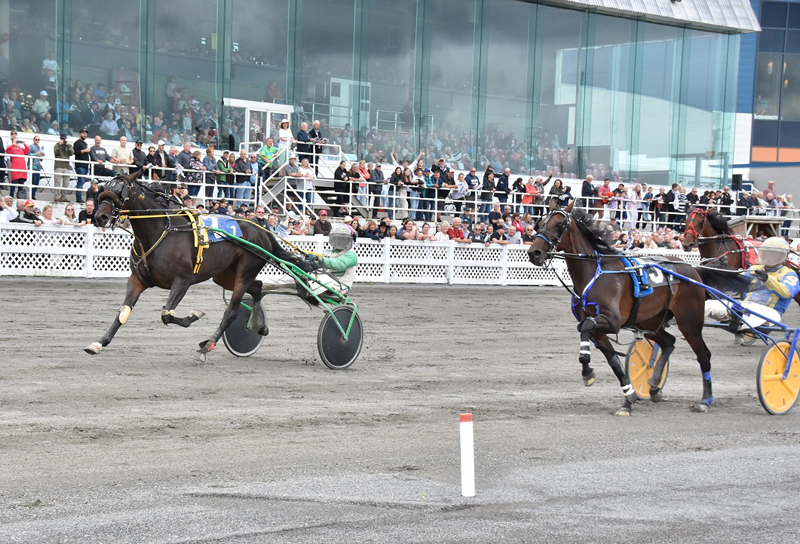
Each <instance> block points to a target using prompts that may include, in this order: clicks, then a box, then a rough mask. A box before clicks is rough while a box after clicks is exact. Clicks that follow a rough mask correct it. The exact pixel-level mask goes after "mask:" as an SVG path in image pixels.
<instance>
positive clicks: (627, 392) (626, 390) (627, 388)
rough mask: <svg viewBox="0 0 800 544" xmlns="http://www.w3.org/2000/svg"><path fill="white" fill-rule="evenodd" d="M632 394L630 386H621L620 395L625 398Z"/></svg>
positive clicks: (632, 390)
mask: <svg viewBox="0 0 800 544" xmlns="http://www.w3.org/2000/svg"><path fill="white" fill-rule="evenodd" d="M633 392H634V389H633V386H632V385H631V384H628V385H623V386H622V394H623V395H625V396H626V397H627V396H628V395H630V394H632V393H633Z"/></svg>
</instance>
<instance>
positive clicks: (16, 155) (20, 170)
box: [6, 130, 30, 197]
mask: <svg viewBox="0 0 800 544" xmlns="http://www.w3.org/2000/svg"><path fill="white" fill-rule="evenodd" d="M6 153H8V155H9V159H11V168H9V172H8V173H9V178H10V179H11V183H12V185H11V196H12V197H13V196H14V193H15V192H16V191H19V193H21V192H22V185H25V182H26V181H28V172H27V163H26V158H27V155H28V153H30V149H29V148H28V145H27V144H26V143H24V142H22V141H20V140H17V131H16V130H12V131H11V145H10V146H8V147H7V148H6ZM15 185H19V187H15ZM18 196H19V195H18Z"/></svg>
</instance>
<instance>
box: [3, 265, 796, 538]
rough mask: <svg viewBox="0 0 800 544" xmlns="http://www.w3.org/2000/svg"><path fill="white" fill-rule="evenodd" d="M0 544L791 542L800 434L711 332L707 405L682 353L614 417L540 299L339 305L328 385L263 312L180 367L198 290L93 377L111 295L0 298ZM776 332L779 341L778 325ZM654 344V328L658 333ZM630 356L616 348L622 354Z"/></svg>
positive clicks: (134, 336)
mask: <svg viewBox="0 0 800 544" xmlns="http://www.w3.org/2000/svg"><path fill="white" fill-rule="evenodd" d="M0 292H2V293H3V296H2V300H3V316H4V321H5V324H4V326H3V328H2V332H0V352H1V353H2V369H0V508H1V509H2V511H1V512H0V542H3V543H14V542H31V543H50V542H75V543H90V542H114V543H134V542H137V543H138V542H158V543H160V542H228V543H243V542H276V543H284V542H292V543H295V542H296V543H316V542H357V543H371V542H387V543H388V542H420V543H421V542H426V543H430V542H436V543H440V542H441V543H451V542H465V543H467V542H469V543H474V542H499V541H503V542H512V543H514V542H520V543H528V542H592V543H604V542H608V543H614V544H618V543H620V542H634V541H637V542H703V543H709V542H725V543H726V544H727V543H730V542H755V541H764V542H792V541H795V542H796V541H798V540H800V514H799V513H798V512H800V468H798V467H800V464H798V461H797V460H798V458H800V446H798V440H800V429H799V428H798V427H800V425H799V423H800V411H798V409H795V410H794V411H792V412H789V413H788V414H787V415H784V416H769V415H767V413H766V412H765V411H764V410H763V409H762V408H761V405H760V404H759V401H758V398H757V396H756V387H755V372H756V366H757V364H758V360H759V357H760V355H761V353H762V351H763V348H762V347H760V346H759V347H750V348H748V347H737V346H734V345H733V337H732V336H731V335H729V334H727V333H724V332H721V331H709V332H708V333H707V334H706V339H707V343H708V345H709V347H710V349H711V351H712V353H713V359H712V364H713V369H712V376H713V378H714V393H715V398H716V401H715V404H714V407H713V408H712V410H711V412H710V413H708V414H696V413H692V412H690V411H689V406H690V404H691V403H692V402H695V401H697V400H699V396H700V393H701V380H700V371H699V368H698V365H697V363H696V362H695V361H694V358H693V356H692V355H691V352H690V350H689V348H688V346H687V345H686V343H685V342H683V341H680V340H679V342H678V348H677V350H676V352H675V354H674V355H673V357H672V360H671V370H670V374H669V379H668V381H667V385H666V390H665V396H666V400H665V402H663V403H661V404H650V403H646V402H644V403H643V402H640V403H637V405H636V406H635V407H634V416H633V417H631V418H616V417H614V416H612V415H611V412H612V410H613V409H614V408H616V407H617V406H618V405H619V404H620V402H621V394H620V390H619V386H618V384H617V382H616V379H615V378H614V377H613V374H612V373H611V370H610V369H609V368H608V366H607V365H606V364H605V362H604V361H601V360H600V353H599V352H598V351H596V350H593V352H592V356H593V360H594V366H595V369H596V370H597V375H598V381H597V383H596V384H595V385H594V386H593V387H591V388H585V387H583V385H582V383H581V379H580V365H579V364H578V362H577V354H578V336H577V333H576V332H575V325H574V321H573V319H572V317H571V315H570V313H569V309H568V306H567V300H568V296H567V294H566V293H565V292H564V291H563V290H561V289H555V288H553V289H549V288H548V289H545V288H530V289H521V288H510V287H507V288H495V287H486V288H477V287H476V288H467V287H449V286H436V287H434V286H422V287H420V286H407V285H363V284H358V285H356V288H355V291H354V296H355V299H356V300H357V302H358V303H359V305H360V313H361V316H362V318H363V320H364V325H365V329H366V340H365V346H364V350H363V351H362V353H361V356H360V358H359V360H358V361H357V362H356V364H355V365H354V366H353V367H352V368H351V369H349V370H345V371H338V372H335V371H331V370H328V369H327V368H326V367H325V366H324V365H322V364H321V362H320V361H319V356H318V355H317V352H316V333H317V327H318V324H319V321H320V318H321V317H322V313H321V312H320V311H319V310H317V309H308V308H306V306H305V305H304V304H303V303H302V302H301V301H300V300H298V299H294V298H288V297H272V299H266V300H267V304H268V306H269V311H268V316H269V322H270V329H271V333H270V336H269V337H268V338H267V341H266V342H265V344H264V346H263V347H262V348H261V350H260V351H259V352H258V353H256V354H255V355H253V356H252V357H249V358H235V357H233V356H232V355H230V354H228V352H227V351H226V350H225V348H224V346H222V345H220V346H219V347H218V348H217V350H216V351H214V352H213V353H212V354H211V356H210V357H209V359H208V361H207V362H206V363H204V364H198V363H197V361H196V360H194V359H193V358H192V356H191V354H192V352H193V351H194V350H195V349H196V346H197V344H198V342H199V341H200V340H203V339H205V338H206V337H207V336H208V335H209V334H210V333H211V332H212V331H213V330H214V328H216V326H217V325H218V322H219V319H220V318H221V315H222V310H223V305H222V299H221V291H220V289H219V288H217V287H216V286H213V285H202V286H198V287H195V288H193V289H192V290H190V292H189V294H188V295H187V297H186V299H185V301H184V302H183V304H182V305H181V306H180V307H179V310H180V311H179V312H178V313H179V314H182V315H184V314H187V313H188V312H189V311H190V310H191V309H198V310H203V311H205V312H206V313H207V315H206V317H205V318H203V319H202V320H200V321H199V322H197V323H195V324H194V325H193V326H192V327H191V328H189V329H181V328H177V327H175V328H172V327H170V328H167V327H165V326H163V325H162V324H161V322H160V319H159V310H160V308H161V306H162V304H163V302H164V300H165V298H166V293H165V292H164V291H156V290H151V291H147V292H146V293H145V294H144V295H143V297H142V300H140V302H139V304H138V305H137V306H136V308H135V309H134V311H133V314H132V316H131V318H130V320H129V321H128V324H127V325H126V326H124V327H123V328H122V330H121V331H120V333H119V334H118V335H117V338H116V339H115V340H114V342H113V343H112V344H111V345H110V346H109V347H108V348H107V349H106V350H105V351H104V352H103V353H102V354H100V355H98V356H94V357H92V356H89V355H86V354H85V353H84V352H83V351H82V348H83V347H84V346H86V345H87V344H89V343H90V342H93V341H95V340H97V339H99V338H100V336H101V335H102V334H103V332H105V330H106V329H107V327H108V325H109V324H110V323H111V320H112V319H113V316H114V314H115V312H116V311H117V309H118V308H119V305H120V303H121V301H122V297H123V292H124V282H123V281H119V280H55V279H23V278H0ZM786 321H787V322H788V323H792V324H800V310H799V309H798V308H797V306H794V305H793V306H792V307H791V309H790V310H789V312H787V317H786ZM673 330H674V329H673ZM626 338H627V337H626ZM461 412H472V413H474V416H475V448H476V471H477V477H476V482H477V484H476V485H477V496H476V497H475V498H471V499H467V498H463V497H461V496H460V477H459V466H458V463H459V436H458V414H459V413H461Z"/></svg>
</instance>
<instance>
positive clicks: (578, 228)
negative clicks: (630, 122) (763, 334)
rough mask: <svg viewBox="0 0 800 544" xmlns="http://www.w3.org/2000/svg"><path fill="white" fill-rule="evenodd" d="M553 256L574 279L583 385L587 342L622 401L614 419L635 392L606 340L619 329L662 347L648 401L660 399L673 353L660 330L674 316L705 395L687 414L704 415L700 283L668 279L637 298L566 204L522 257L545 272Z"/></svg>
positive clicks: (688, 269)
mask: <svg viewBox="0 0 800 544" xmlns="http://www.w3.org/2000/svg"><path fill="white" fill-rule="evenodd" d="M557 251H561V252H564V253H563V255H562V256H563V258H564V259H565V260H566V263H567V269H568V270H569V273H570V276H571V277H572V282H573V313H574V314H575V317H576V318H577V320H578V322H579V323H578V331H579V332H580V336H581V344H580V352H579V358H578V360H579V362H580V363H581V365H582V367H583V369H582V371H581V375H582V376H583V382H584V385H586V386H589V385H592V383H594V379H595V378H594V370H593V369H592V367H591V366H590V364H589V363H590V362H591V350H590V347H591V346H590V343H589V342H590V341H593V342H594V344H595V345H596V346H597V348H598V349H599V350H600V351H601V352H602V353H603V355H605V357H606V360H607V361H608V364H609V366H610V367H611V369H612V370H613V371H614V374H615V375H616V377H617V379H618V380H619V384H620V386H621V387H622V393H623V395H624V396H625V401H624V403H623V405H622V407H620V408H619V409H618V410H617V411H616V412H615V414H616V415H620V416H628V415H630V414H631V407H632V404H633V403H634V402H635V401H636V399H637V397H636V393H635V392H634V389H633V386H631V383H630V380H629V379H628V376H627V375H626V374H625V371H624V370H623V366H622V363H621V362H620V359H619V356H618V354H617V353H616V351H615V350H614V348H613V346H612V344H611V341H610V340H609V338H608V336H609V335H614V334H617V333H618V332H619V331H620V329H622V328H627V329H633V330H636V331H640V332H643V333H644V337H645V338H647V339H649V340H652V341H654V342H655V343H657V344H658V345H659V346H660V347H661V356H660V357H659V359H658V361H657V362H656V365H655V367H654V371H653V375H652V377H651V378H650V380H649V384H650V398H651V400H653V401H654V402H658V401H660V400H661V391H660V389H659V387H658V384H660V383H661V378H662V375H663V372H664V367H665V365H666V362H667V361H668V359H669V356H670V354H671V353H672V351H673V350H674V349H675V337H674V336H672V335H671V334H669V333H668V332H667V331H666V325H667V322H668V321H669V320H670V319H671V318H673V317H674V318H675V321H676V323H677V325H678V329H679V330H680V332H681V333H682V334H683V336H684V337H685V338H686V341H687V342H688V343H689V345H690V346H691V348H692V350H693V351H694V353H695V355H696V356H697V362H698V363H700V370H701V371H702V374H703V396H702V399H701V401H700V403H699V404H696V405H694V406H693V407H692V408H693V409H694V410H696V411H702V412H705V411H708V408H709V406H710V405H711V403H712V401H713V396H712V393H711V352H710V351H709V349H708V347H706V343H705V341H704V340H703V319H704V317H703V307H704V301H705V295H706V294H705V290H704V289H703V288H702V287H701V286H699V285H694V284H692V283H689V282H684V281H680V282H679V281H678V280H671V279H669V277H667V278H666V282H665V284H662V285H660V286H656V287H653V292H652V293H651V294H649V295H647V296H645V297H644V298H640V299H638V300H637V299H636V297H635V295H634V283H633V281H634V280H633V278H632V276H631V273H629V272H628V271H626V269H625V265H624V264H623V263H622V260H621V259H620V255H619V254H618V253H617V252H616V251H615V250H614V249H612V248H611V247H610V246H609V245H608V242H607V241H606V240H605V236H604V233H603V232H602V230H601V229H600V227H599V226H598V225H597V224H596V223H595V222H594V221H593V220H592V219H591V217H590V216H589V215H588V214H587V213H585V212H583V211H582V210H574V211H573V209H572V204H570V205H569V206H567V207H566V208H564V209H555V210H553V211H551V212H550V214H549V215H547V216H546V217H545V218H544V219H543V220H542V222H541V223H540V225H539V229H538V232H537V234H536V236H535V239H534V241H533V244H531V246H530V248H529V249H528V257H529V258H530V260H531V262H532V263H533V264H534V265H536V266H544V265H545V264H547V263H549V261H550V259H551V258H552V257H553V256H554V253H555V252H557ZM668 264H669V266H670V267H671V268H672V269H674V271H675V272H677V273H678V274H681V275H683V276H686V277H688V278H690V279H693V280H696V281H698V282H699V281H701V278H700V275H699V274H698V272H697V271H696V270H695V269H694V268H692V266H691V265H689V264H686V263H684V262H683V261H679V260H670V261H669V263H668ZM646 272H647V271H645V273H646ZM662 275H663V276H666V275H665V274H663V273H662Z"/></svg>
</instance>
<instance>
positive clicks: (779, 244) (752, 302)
mask: <svg viewBox="0 0 800 544" xmlns="http://www.w3.org/2000/svg"><path fill="white" fill-rule="evenodd" d="M789 251H790V247H789V244H788V243H787V242H786V240H784V239H783V238H781V237H780V236H773V237H772V238H767V239H766V240H764V243H763V244H761V246H760V247H759V248H758V249H757V255H758V264H755V265H753V266H751V267H750V268H749V269H747V270H746V271H744V272H742V273H741V278H742V279H744V280H745V282H746V291H748V294H747V295H746V296H745V297H744V301H743V302H742V306H744V307H745V308H746V309H748V310H752V311H754V312H756V313H758V314H761V315H763V316H764V317H767V318H769V320H770V321H772V322H775V323H780V321H781V318H782V316H783V314H784V312H786V309H787V308H788V307H789V304H790V303H791V302H792V299H794V297H795V295H797V293H798V292H800V278H798V276H797V273H796V272H795V271H794V270H792V269H791V268H790V267H788V266H786V265H785V263H786V258H787V257H788V256H789ZM729 307H730V303H729V302H727V301H719V300H708V301H706V305H705V313H706V317H708V318H711V319H716V320H717V321H723V322H726V321H730V322H731V329H732V330H733V331H735V332H737V333H741V332H742V331H743V330H745V329H748V328H755V327H758V326H761V325H763V324H764V323H765V320H764V319H762V318H760V317H758V316H755V315H752V314H749V315H745V316H742V320H741V321H740V320H739V319H738V317H736V316H732V315H731V314H730V312H729ZM742 321H743V322H742ZM737 341H741V337H740V336H738V335H737Z"/></svg>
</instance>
